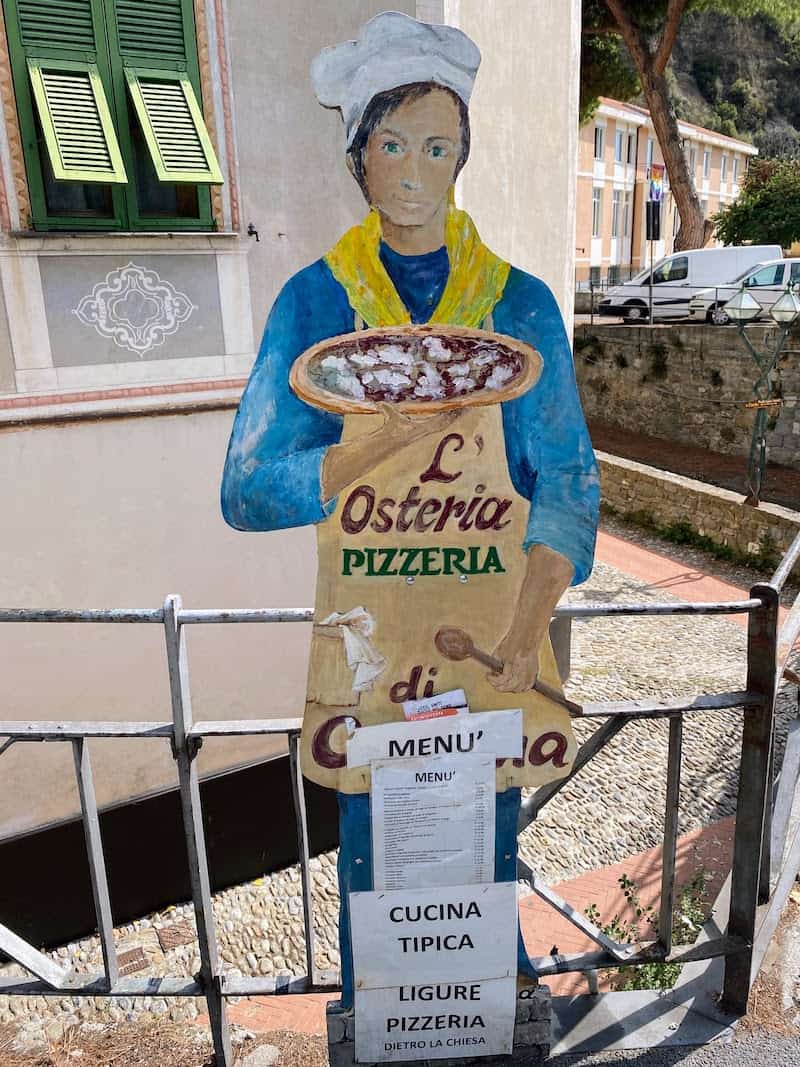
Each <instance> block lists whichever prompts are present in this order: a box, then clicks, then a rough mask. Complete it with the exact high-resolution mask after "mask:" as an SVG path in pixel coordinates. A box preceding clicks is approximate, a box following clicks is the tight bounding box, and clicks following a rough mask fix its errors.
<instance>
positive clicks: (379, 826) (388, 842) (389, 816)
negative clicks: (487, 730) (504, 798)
mask: <svg viewBox="0 0 800 1067" xmlns="http://www.w3.org/2000/svg"><path fill="white" fill-rule="evenodd" d="M494 817H495V759H494V757H493V756H440V757H438V758H436V759H428V758H422V759H401V760H386V761H381V762H379V763H373V764H372V871H373V885H374V888H375V889H418V888H420V887H421V886H437V885H439V886H445V885H446V886H453V885H472V884H476V883H484V882H492V881H494V834H495V827H494Z"/></svg>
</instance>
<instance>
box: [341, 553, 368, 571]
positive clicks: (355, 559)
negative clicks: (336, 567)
mask: <svg viewBox="0 0 800 1067" xmlns="http://www.w3.org/2000/svg"><path fill="white" fill-rule="evenodd" d="M364 559H365V557H364V553H363V552H362V551H361V550H360V549H358V548H343V549H342V574H344V575H349V574H352V573H353V571H352V567H356V568H359V567H363V566H364Z"/></svg>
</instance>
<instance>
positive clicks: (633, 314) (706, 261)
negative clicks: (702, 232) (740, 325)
mask: <svg viewBox="0 0 800 1067" xmlns="http://www.w3.org/2000/svg"><path fill="white" fill-rule="evenodd" d="M780 257H781V248H780V245H728V246H727V247H725V248H694V249H691V250H689V251H686V252H675V253H673V254H672V255H671V256H666V257H665V258H664V259H661V260H659V262H658V263H656V265H655V267H654V268H653V272H652V273H653V284H652V289H653V319H679V318H685V317H686V316H687V315H688V314H689V301H690V300H691V299H692V297H694V296H696V295H697V293H699V292H700V290H701V289H707V288H708V287H709V286H710V285H712V284H714V285H717V284H719V285H728V284H730V282H731V279H733V278H739V277H741V276H742V274H744V273H746V272H747V271H749V270H752V269H753V268H754V267H755V266H756V265H757V264H759V263H765V262H766V261H767V260H770V259H775V260H777V259H780ZM649 305H650V269H649V268H648V269H647V270H643V271H641V272H640V273H639V274H637V275H636V276H635V277H634V278H631V280H630V281H629V282H624V283H623V284H622V285H617V286H615V287H614V288H613V289H611V290H609V293H608V296H606V297H605V298H604V299H603V300H601V301H600V305H599V308H598V310H599V313H600V314H601V315H621V316H622V317H623V318H624V319H625V321H626V322H630V323H641V322H647V319H648V316H649Z"/></svg>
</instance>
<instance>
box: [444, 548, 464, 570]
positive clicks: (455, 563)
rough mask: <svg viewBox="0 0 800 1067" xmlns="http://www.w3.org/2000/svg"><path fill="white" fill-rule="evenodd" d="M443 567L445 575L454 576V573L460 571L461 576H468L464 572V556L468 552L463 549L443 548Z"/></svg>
mask: <svg viewBox="0 0 800 1067" xmlns="http://www.w3.org/2000/svg"><path fill="white" fill-rule="evenodd" d="M442 556H443V560H442V562H443V567H442V571H443V573H444V574H453V572H454V571H458V573H459V574H466V573H467V572H466V571H465V570H464V566H463V563H464V556H466V552H465V551H464V549H463V548H443V549H442Z"/></svg>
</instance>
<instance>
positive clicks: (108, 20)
mask: <svg viewBox="0 0 800 1067" xmlns="http://www.w3.org/2000/svg"><path fill="white" fill-rule="evenodd" d="M2 3H3V11H4V15H5V23H6V33H7V36H8V49H9V56H10V59H11V68H12V77H13V85H14V92H15V96H16V105H17V106H16V110H17V116H18V120H19V124H20V133H21V136H22V143H23V156H24V162H25V172H26V176H27V180H28V189H29V193H30V203H31V212H30V216H29V218H28V219H27V220H26V221H27V223H28V225H29V226H30V228H31V229H32V230H34V231H36V232H39V233H47V232H59V231H60V232H63V231H68V232H72V233H80V232H87V233H91V232H95V233H96V232H106V233H125V232H139V233H146V232H178V231H179V232H185V233H207V232H209V231H210V230H213V229H216V221H215V219H214V216H213V212H212V206H211V189H210V185H209V184H205V183H199V182H198V183H193V186H194V188H196V190H197V209H198V210H197V214H196V215H194V216H192V217H191V218H182V217H180V216H173V215H148V214H146V213H143V212H142V211H141V210H140V208H139V200H138V190H137V187H136V167H135V159H136V154H135V150H134V145H133V130H132V123H134V122H139V118H138V115H137V112H136V109H135V107H134V105H133V102H132V100H131V98H130V94H129V89H128V85H127V79H126V75H125V69H126V67H128V68H133V67H139V68H141V67H153V66H154V61H153V56H152V54H148V53H147V52H142V53H137V54H136V56H135V57H134V58H131V57H127V56H123V55H122V51H121V47H120V41H119V28H118V25H117V17H116V8H115V2H114V0H89V6H90V10H91V15H92V30H93V34H94V49H93V51H92V52H86V51H84V52H81V51H80V50H76V49H74V48H58V47H57V46H53V47H47V48H44V47H41V46H38V47H37V46H29V47H26V46H25V45H24V42H23V39H22V33H21V23H20V13H19V4H18V0H2ZM181 16H182V24H183V34H184V41H185V52H186V61H185V62H177V61H158V66H159V67H160V68H161V69H163V70H165V71H172V70H174V71H175V72H176V73H181V72H182V73H184V74H185V76H186V77H187V78H188V80H189V81H190V83H191V85H192V88H193V89H194V93H195V97H196V98H197V101H198V104H199V106H200V110H201V113H202V107H203V104H202V99H203V98H202V90H201V84H200V64H199V56H198V47H197V28H196V24H195V19H194V9H193V4H192V0H181ZM29 58H34V59H37V60H45V61H51V60H52V61H54V62H63V61H66V62H70V61H71V62H75V61H76V60H78V61H85V62H87V63H90V64H93V65H94V66H95V67H96V68H97V70H98V73H99V76H100V79H101V81H102V84H103V88H104V90H105V97H106V101H107V103H108V107H109V111H110V114H111V119H112V124H113V127H114V131H115V133H116V136H117V141H118V144H119V148H120V151H121V154H122V159H123V161H124V166H125V170H126V172H127V176H128V181H127V183H125V184H121V183H110V182H109V183H105V182H99V183H96V184H98V185H100V186H103V187H104V186H106V185H109V186H110V190H111V214H110V215H105V216H92V215H82V214H72V215H69V214H63V215H61V214H58V215H56V214H52V213H51V212H50V211H49V210H48V205H47V194H46V185H45V160H44V158H43V154H44V152H45V151H46V148H45V146H44V144H40V141H39V137H38V135H37V117H36V116H37V110H36V102H35V100H34V98H33V90H32V85H31V80H30V78H29V75H28V59H29ZM204 121H205V120H204ZM206 129H207V127H206ZM150 165H153V163H152V161H150ZM57 180H58V179H57Z"/></svg>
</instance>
